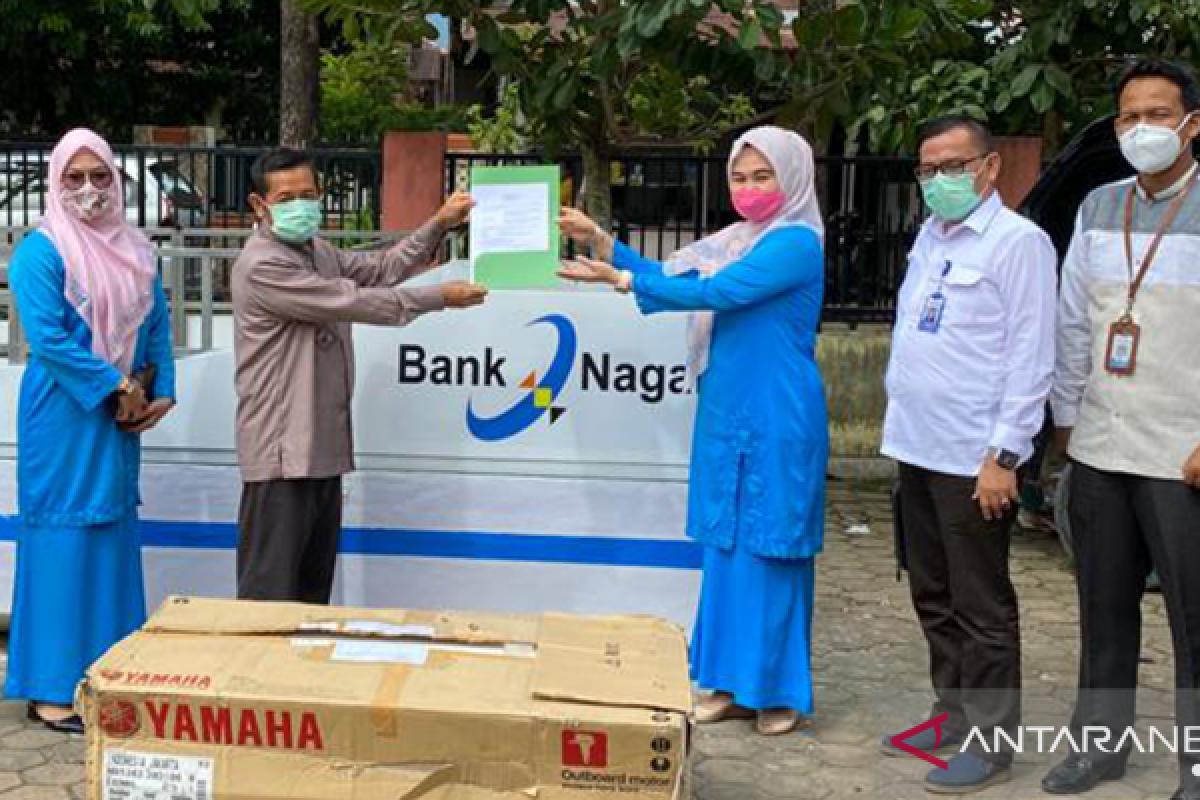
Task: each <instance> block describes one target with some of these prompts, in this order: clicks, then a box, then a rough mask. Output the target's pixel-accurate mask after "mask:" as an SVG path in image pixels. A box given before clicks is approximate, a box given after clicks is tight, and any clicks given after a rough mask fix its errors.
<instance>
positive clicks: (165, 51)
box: [0, 0, 278, 140]
mask: <svg viewBox="0 0 1200 800" xmlns="http://www.w3.org/2000/svg"><path fill="white" fill-rule="evenodd" d="M272 5H273V4H262V3H254V2H252V0H221V2H219V3H217V2H215V0H214V1H212V2H210V1H209V0H204V2H192V3H190V4H187V3H184V2H183V0H176V2H172V3H166V2H162V0H160V1H159V2H158V3H154V2H149V3H148V2H146V0H6V2H5V3H4V9H5V17H4V25H3V26H0V128H2V129H3V131H4V133H5V134H7V135H9V136H22V137H30V136H32V137H54V136H57V135H59V134H61V133H62V132H63V131H65V130H66V129H67V128H70V127H74V126H78V125H86V126H89V127H92V128H95V129H96V130H99V131H101V132H102V133H104V134H106V135H109V136H112V137H114V138H118V139H126V140H127V139H128V137H129V135H130V132H131V128H132V126H133V125H135V124H138V123H148V124H166V125H181V124H200V123H209V124H219V123H227V124H229V125H231V126H232V127H233V128H235V129H237V130H239V131H241V130H248V131H249V132H251V133H254V132H259V131H260V130H261V127H260V126H261V125H262V124H264V123H269V121H270V120H271V119H273V118H274V116H275V110H274V103H273V102H269V101H268V102H264V98H263V93H264V91H271V92H272V94H273V91H272V90H273V88H274V86H275V81H276V80H277V75H278V60H277V57H276V50H275V48H276V46H277V45H276V42H277V39H276V31H277V30H278V20H277V11H278V9H277V8H274V9H273V8H272ZM183 6H187V8H186V9H185V10H189V11H190V13H189V14H187V15H185V16H181V15H180V13H179V10H178V7H183ZM264 6H265V7H264Z"/></svg>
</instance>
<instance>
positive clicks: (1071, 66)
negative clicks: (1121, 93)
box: [988, 0, 1200, 143]
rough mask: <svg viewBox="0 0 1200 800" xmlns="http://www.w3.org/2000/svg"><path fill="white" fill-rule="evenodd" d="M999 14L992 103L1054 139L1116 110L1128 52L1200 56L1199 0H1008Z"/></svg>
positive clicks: (1187, 58) (1017, 123) (1016, 123)
mask: <svg viewBox="0 0 1200 800" xmlns="http://www.w3.org/2000/svg"><path fill="white" fill-rule="evenodd" d="M994 20H995V22H996V25H997V28H998V30H999V31H1000V32H1001V33H1002V38H1001V41H1000V47H999V49H998V52H997V53H996V54H995V55H994V56H992V57H991V58H990V59H989V62H988V63H989V67H990V68H991V69H992V70H993V72H994V73H995V74H996V75H997V77H998V81H997V82H998V85H1000V86H1003V87H1004V88H1003V90H1001V91H999V92H998V93H997V94H996V95H995V98H994V102H993V106H992V110H993V112H995V114H996V115H997V116H998V117H1002V118H1003V119H1005V120H1007V121H1008V123H1009V125H1010V126H1013V127H1016V128H1017V129H1022V130H1025V131H1029V132H1037V133H1045V134H1046V135H1047V137H1048V138H1049V139H1050V140H1051V142H1052V143H1056V142H1057V141H1058V140H1060V139H1061V137H1062V136H1063V135H1065V134H1067V133H1070V132H1072V131H1073V130H1075V129H1077V128H1078V127H1079V126H1081V125H1083V124H1085V123H1086V122H1088V121H1090V120H1092V119H1095V118H1096V117H1098V116H1100V115H1103V114H1105V113H1107V112H1109V111H1111V110H1112V107H1113V96H1112V87H1113V85H1114V83H1115V82H1116V77H1117V75H1118V73H1119V72H1120V70H1121V68H1122V66H1123V65H1124V63H1125V62H1126V61H1127V60H1128V59H1129V58H1131V57H1134V56H1139V55H1156V56H1160V57H1163V58H1169V59H1176V60H1179V61H1184V62H1190V63H1195V61H1196V58H1197V55H1198V52H1197V47H1198V46H1200V3H1198V2H1197V0H1174V2H1164V1H1163V0H1058V1H1054V2H1052V1H1051V0H1027V2H1022V3H1020V4H1019V5H1018V4H1017V3H1014V2H1011V0H1010V2H1007V3H1004V4H1002V5H1001V6H1000V8H998V9H997V13H996V14H995V15H994ZM1000 78H1002V79H1003V80H1002V81H1001V80H999V79H1000Z"/></svg>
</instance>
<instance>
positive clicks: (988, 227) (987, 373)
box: [883, 192, 1057, 477]
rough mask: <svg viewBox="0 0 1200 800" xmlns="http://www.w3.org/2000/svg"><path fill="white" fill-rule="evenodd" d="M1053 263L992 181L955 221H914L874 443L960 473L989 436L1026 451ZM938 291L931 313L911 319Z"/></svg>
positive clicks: (1034, 430)
mask: <svg viewBox="0 0 1200 800" xmlns="http://www.w3.org/2000/svg"><path fill="white" fill-rule="evenodd" d="M1056 263H1057V256H1056V254H1055V251H1054V245H1053V244H1052V243H1051V241H1050V237H1049V236H1047V235H1046V233H1045V232H1044V231H1043V230H1042V229H1041V228H1039V227H1038V226H1037V225H1035V224H1033V223H1032V222H1030V221H1029V220H1027V219H1025V218H1024V217H1022V216H1021V215H1019V214H1016V213H1014V212H1012V211H1010V210H1009V209H1007V208H1005V207H1004V204H1003V203H1002V202H1001V201H1000V197H999V195H998V194H997V193H995V192H992V193H991V195H990V196H989V197H988V198H987V199H986V200H985V201H984V202H983V203H982V204H981V205H980V206H979V208H977V209H976V210H975V211H974V212H973V213H972V214H971V215H970V216H968V217H967V218H966V219H965V220H964V221H963V222H962V223H960V224H957V225H951V226H947V225H945V224H944V223H943V222H941V221H940V220H937V219H935V218H932V217H931V218H930V219H929V220H927V221H926V222H925V224H924V226H923V227H922V228H921V231H920V233H919V234H918V235H917V240H916V242H915V243H914V245H913V249H912V252H911V253H910V254H909V262H908V271H907V273H906V275H905V276H904V282H903V284H902V285H901V287H900V294H899V297H898V299H897V302H896V327H895V331H894V332H893V335H892V353H891V360H890V362H889V364H888V370H887V393H888V407H887V414H886V416H885V418H884V426H883V454H884V455H886V456H889V457H890V458H894V459H896V460H897V461H900V462H903V463H905V464H910V465H913V466H917V467H923V468H925V469H929V470H933V471H935V472H941V473H945V474H949V475H960V476H967V477H973V476H975V475H978V474H979V471H980V468H981V467H982V466H983V463H984V460H985V459H986V458H987V457H988V451H989V448H994V449H996V450H1009V451H1012V452H1014V453H1016V454H1017V455H1018V456H1019V458H1020V460H1021V461H1022V462H1024V461H1027V460H1028V459H1029V457H1030V456H1031V455H1032V454H1033V439H1034V437H1035V436H1036V435H1037V434H1038V432H1039V431H1040V430H1041V428H1042V423H1043V420H1044V416H1045V404H1046V396H1047V395H1048V394H1049V392H1050V387H1051V381H1052V376H1053V372H1054V316H1055V283H1056V269H1055V265H1056ZM937 291H941V293H942V294H943V295H944V297H945V308H944V310H943V312H942V317H941V323H940V325H939V327H938V329H937V331H936V332H928V331H925V330H921V329H920V324H919V323H920V321H921V316H922V313H923V312H924V310H925V309H926V304H927V302H928V298H929V297H930V295H932V294H933V293H935V292H937Z"/></svg>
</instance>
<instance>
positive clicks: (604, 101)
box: [302, 0, 783, 220]
mask: <svg viewBox="0 0 1200 800" xmlns="http://www.w3.org/2000/svg"><path fill="white" fill-rule="evenodd" d="M302 2H304V4H305V6H306V7H308V8H310V9H314V10H322V11H325V12H327V13H330V14H331V15H332V17H333V18H334V19H336V20H339V21H343V22H345V21H346V20H362V19H364V18H365V19H372V20H375V22H376V24H395V23H397V22H399V21H401V20H408V21H411V20H414V19H417V20H420V19H423V18H424V17H425V15H426V14H430V13H439V14H444V15H446V16H448V17H450V18H452V19H456V20H461V21H464V22H466V23H467V24H469V25H470V26H471V27H472V28H473V30H474V35H475V43H476V44H477V46H478V48H479V50H480V51H482V52H483V53H485V54H486V55H487V56H488V57H489V58H490V60H491V67H492V71H493V72H494V74H495V75H496V76H497V77H499V78H503V79H505V81H506V82H511V83H512V84H515V85H516V87H517V91H518V93H519V95H520V107H521V110H522V113H523V115H524V116H525V117H526V118H527V119H528V120H529V122H530V124H532V125H533V126H534V127H535V129H536V130H537V131H538V134H539V137H540V139H541V141H542V143H543V144H544V145H545V146H546V148H547V149H548V150H550V151H551V152H553V151H556V150H564V149H569V150H573V151H576V152H578V153H579V154H580V155H581V156H582V160H583V169H584V192H583V205H584V208H585V209H586V210H587V211H588V213H590V214H591V215H592V216H594V217H595V218H597V219H601V220H608V219H609V218H610V217H611V186H610V170H609V156H610V154H611V153H612V152H613V151H614V149H615V148H620V147H626V146H629V145H632V144H648V143H661V142H664V141H670V142H677V141H692V142H695V143H701V144H702V143H703V142H705V141H711V139H712V138H713V137H714V135H716V134H719V133H720V132H721V131H720V129H721V127H722V126H728V125H729V124H730V123H731V122H733V121H734V120H736V119H738V118H745V117H747V116H749V114H748V108H749V102H748V101H746V100H745V98H744V97H743V98H742V99H741V100H739V99H738V98H737V97H731V94H732V93H731V92H729V91H728V89H727V88H724V87H728V86H740V87H747V88H749V89H751V90H753V89H755V88H756V87H761V86H765V85H766V82H767V81H769V80H771V79H772V78H774V77H777V76H776V75H775V74H774V72H773V70H775V69H776V68H777V67H778V62H777V60H776V59H775V58H773V57H770V50H768V49H767V48H763V47H761V45H763V44H765V43H774V44H777V45H778V44H780V43H781V28H782V26H783V14H782V12H780V11H779V9H778V8H777V7H776V6H775V5H774V4H773V3H770V2H765V0H748V2H743V0H721V2H719V3H714V2H710V0H579V2H568V0H486V1H485V2H468V1H467V0H302ZM714 9H719V10H720V11H721V15H720V16H714V15H713V14H712V11H713V10H714ZM354 24H361V22H355V23H354ZM697 79H703V80H701V81H699V82H698V81H697ZM705 81H707V82H708V83H705ZM717 87H722V88H717ZM731 111H733V112H737V113H733V114H731V113H730V112H731Z"/></svg>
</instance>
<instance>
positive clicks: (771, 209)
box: [733, 187, 787, 223]
mask: <svg viewBox="0 0 1200 800" xmlns="http://www.w3.org/2000/svg"><path fill="white" fill-rule="evenodd" d="M785 202H787V195H785V194H784V193H783V190H782V189H775V190H773V191H770V192H767V191H763V190H762V189H753V188H750V187H746V188H742V189H734V190H733V207H734V208H735V209H737V212H738V213H739V214H741V215H742V216H743V217H745V218H746V219H748V220H750V221H751V222H754V223H763V222H766V221H767V220H769V219H771V217H773V216H775V215H776V214H778V213H779V209H781V208H783V204H784V203H785Z"/></svg>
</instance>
